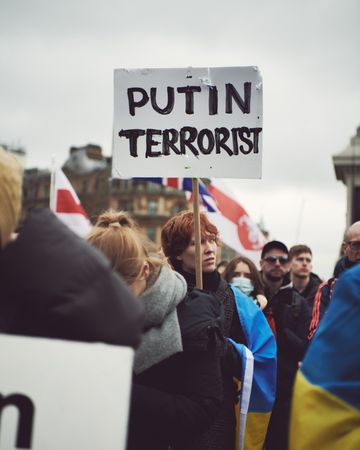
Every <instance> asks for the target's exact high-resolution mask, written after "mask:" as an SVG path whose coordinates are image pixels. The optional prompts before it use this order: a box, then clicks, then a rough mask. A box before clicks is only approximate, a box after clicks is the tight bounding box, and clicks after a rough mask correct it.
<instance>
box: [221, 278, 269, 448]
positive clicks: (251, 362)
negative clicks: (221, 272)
mask: <svg viewBox="0 0 360 450" xmlns="http://www.w3.org/2000/svg"><path fill="white" fill-rule="evenodd" d="M231 288H232V290H233V293H234V296H235V303H236V308H237V312H238V315H239V319H240V323H241V325H242V328H243V330H244V333H245V336H246V338H247V346H245V345H243V344H238V343H236V342H234V341H233V340H231V339H229V340H230V342H231V343H232V344H233V345H234V347H235V348H236V350H237V351H238V353H239V355H240V356H241V359H242V373H241V374H240V376H239V384H240V385H241V390H240V402H239V404H238V405H236V414H237V418H238V420H237V430H236V450H242V449H245V450H261V449H262V447H263V444H264V440H265V436H266V431H267V427H268V424H269V420H270V415H271V411H272V408H273V405H274V401H275V391H276V342H275V337H274V335H273V333H272V331H271V329H270V327H269V325H268V323H267V320H266V318H265V316H264V314H263V313H262V311H261V310H260V309H259V308H258V307H257V306H256V305H255V304H254V303H253V302H252V301H251V300H250V299H249V298H248V297H247V296H246V295H244V294H243V293H242V292H241V291H240V290H239V289H238V288H236V287H234V286H231Z"/></svg>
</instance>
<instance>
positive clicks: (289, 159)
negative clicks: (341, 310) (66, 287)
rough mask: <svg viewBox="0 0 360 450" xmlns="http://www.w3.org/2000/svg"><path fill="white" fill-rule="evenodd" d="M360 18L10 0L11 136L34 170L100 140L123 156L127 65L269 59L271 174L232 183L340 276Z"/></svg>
mask: <svg viewBox="0 0 360 450" xmlns="http://www.w3.org/2000/svg"><path fill="white" fill-rule="evenodd" d="M359 17H360V2H359V1H358V0H303V1H302V2H299V1H292V0H278V1H269V0H251V1H250V0H249V1H243V0H223V1H213V0H209V1H207V2H205V1H198V2H196V1H194V0H183V1H182V2H176V3H175V2H171V1H169V0H154V1H151V2H145V1H140V0H132V1H131V2H130V1H128V2H123V1H115V0H102V1H101V2H100V1H94V0H87V1H85V0H78V1H71V2H70V1H67V2H66V1H64V2H49V1H48V0H33V1H32V0H1V1H0V62H1V72H0V114H1V121H0V143H4V144H8V145H15V146H17V145H20V146H23V147H24V148H25V149H26V150H27V154H28V157H27V161H28V163H27V165H28V167H30V166H39V167H48V166H49V165H50V158H51V154H54V155H55V157H56V160H57V161H58V163H59V164H62V163H63V162H64V161H65V159H66V157H67V155H68V151H69V148H70V147H71V146H83V145H85V144H87V143H90V142H91V143H94V144H99V145H101V146H102V147H103V150H104V153H105V154H107V155H110V154H111V139H112V120H113V69H114V68H119V67H128V68H142V67H187V66H194V67H208V66H209V67H217V66H241V65H256V66H258V67H259V68H260V70H261V73H262V76H263V84H264V123H263V178H262V180H256V181H255V180H231V181H230V180H228V181H227V183H228V185H229V186H231V188H232V189H233V190H234V191H235V192H236V194H237V198H238V200H239V201H240V202H241V203H242V205H243V207H244V208H245V209H247V210H248V212H249V213H250V215H251V216H252V218H253V219H254V220H256V221H259V220H260V219H262V220H263V222H264V225H265V227H266V228H267V229H268V230H269V232H270V237H272V238H276V239H280V240H283V241H284V242H285V243H286V244H287V245H289V246H290V245H293V244H295V243H299V242H301V243H306V244H308V245H310V246H311V248H312V249H313V253H314V271H315V272H317V273H319V275H321V276H324V277H325V276H328V275H330V274H331V272H332V269H333V265H334V262H335V260H336V258H337V255H338V251H339V247H340V244H341V239H342V234H343V232H344V229H345V210H346V189H345V186H344V185H343V184H342V183H341V182H340V181H336V178H335V172H334V168H333V164H332V155H334V154H336V153H339V152H340V151H342V150H344V149H345V147H346V146H347V145H348V143H349V140H350V138H351V137H352V136H353V135H354V134H355V132H356V128H357V127H358V126H359V125H360V57H359V55H360V26H359Z"/></svg>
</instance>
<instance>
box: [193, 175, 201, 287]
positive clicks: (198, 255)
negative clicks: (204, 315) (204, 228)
mask: <svg viewBox="0 0 360 450" xmlns="http://www.w3.org/2000/svg"><path fill="white" fill-rule="evenodd" d="M192 195H193V214H194V235H195V273H196V287H197V288H198V289H202V287H203V280H202V261H201V229H200V208H199V179H198V178H193V179H192Z"/></svg>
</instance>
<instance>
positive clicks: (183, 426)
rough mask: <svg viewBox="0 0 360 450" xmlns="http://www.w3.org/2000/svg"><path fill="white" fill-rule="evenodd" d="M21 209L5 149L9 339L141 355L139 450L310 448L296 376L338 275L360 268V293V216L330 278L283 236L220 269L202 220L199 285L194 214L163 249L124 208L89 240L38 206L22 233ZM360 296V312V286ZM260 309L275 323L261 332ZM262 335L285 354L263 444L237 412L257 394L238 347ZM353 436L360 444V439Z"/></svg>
mask: <svg viewBox="0 0 360 450" xmlns="http://www.w3.org/2000/svg"><path fill="white" fill-rule="evenodd" d="M20 209H21V172H20V169H19V167H18V166H17V164H16V162H15V160H13V158H12V157H11V156H10V155H9V154H7V153H6V152H4V151H2V150H0V273H1V284H0V332H1V333H10V334H18V335H26V336H41V337H48V338H58V339H68V340H74V341H88V342H99V341H101V342H105V343H110V344H115V345H125V346H130V347H133V348H134V349H135V359H134V366H133V383H132V392H131V401H130V418H129V427H128V445H127V448H128V450H140V449H143V448H145V447H146V448H148V449H154V450H155V449H156V450H162V449H164V450H168V449H173V450H234V449H235V448H243V446H244V445H245V448H246V446H248V447H247V448H248V449H250V448H252V449H255V448H257V449H259V450H261V449H262V448H264V449H266V450H285V449H287V448H289V442H292V443H294V442H296V443H297V444H296V445H297V447H296V448H299V449H301V448H306V449H310V448H312V447H310V446H309V447H305V446H304V447H302V446H301V445H298V443H299V442H301V440H302V435H301V434H298V435H297V436H295V437H294V433H296V431H292V436H291V437H290V439H289V431H290V429H291V430H295V429H296V430H298V429H300V428H301V427H297V428H296V427H295V428H294V427H293V426H290V417H291V409H292V410H293V415H294V417H295V418H296V414H297V409H296V407H297V403H299V404H300V403H301V400H298V398H297V397H296V398H295V401H294V400H293V392H294V384H295V379H296V377H297V376H298V373H299V368H300V367H301V364H302V361H303V360H304V357H305V360H306V358H307V356H306V355H308V354H310V353H311V352H310V350H309V348H310V349H311V348H312V346H313V342H312V341H313V340H314V342H316V341H317V334H319V339H320V337H322V338H323V335H322V334H321V329H322V327H321V323H322V319H323V317H327V316H328V313H327V311H328V310H330V311H331V310H332V302H333V300H332V299H333V298H336V296H337V292H338V287H337V285H338V284H339V290H340V288H341V287H342V284H343V282H342V281H339V283H338V282H337V280H338V279H340V280H342V279H344V280H345V277H343V273H344V272H348V271H351V272H352V273H353V274H354V275H352V277H350V279H351V283H353V278H354V277H355V280H356V281H355V284H356V283H357V286H359V283H360V281H359V280H360V273H359V270H357V271H354V269H353V266H356V265H357V263H358V262H359V261H360V222H356V223H354V224H353V225H352V226H350V228H349V229H348V230H347V232H346V235H345V239H344V244H343V253H344V254H343V256H342V257H341V259H340V260H339V262H338V263H337V264H336V267H335V270H334V277H332V278H331V279H330V280H325V281H323V280H321V279H320V278H319V277H318V276H317V275H316V274H314V273H313V272H312V251H311V249H310V248H309V247H308V246H306V245H295V246H293V247H291V248H290V249H288V248H287V246H286V245H285V244H284V243H283V242H281V241H278V240H273V241H269V242H267V243H266V244H265V246H264V247H263V249H262V252H261V258H260V261H258V267H259V268H260V270H258V268H257V265H256V264H255V263H254V262H253V261H252V260H250V259H249V258H247V257H245V256H243V255H239V256H238V257H236V258H234V259H233V260H232V261H229V262H226V261H221V262H220V263H217V253H218V252H217V250H218V247H219V245H221V243H220V238H221V236H219V232H218V229H217V228H216V227H215V225H213V224H212V223H211V222H210V221H209V219H208V217H207V215H206V214H203V213H202V214H200V229H201V264H202V279H203V288H202V289H198V288H197V287H196V277H195V238H194V216H193V213H192V212H191V211H183V212H181V213H179V214H177V215H176V216H174V217H171V218H170V219H169V220H168V221H167V222H166V224H165V225H164V226H163V229H162V233H161V250H160V249H158V248H156V247H155V245H154V244H153V243H152V242H150V241H149V240H148V239H147V238H146V237H145V236H144V235H143V234H142V232H141V230H140V229H139V227H138V225H137V224H136V223H135V221H134V220H133V219H132V218H131V216H130V215H129V214H127V213H126V212H123V211H107V212H105V213H103V214H100V215H99V217H98V219H97V222H96V224H95V226H94V227H93V230H92V232H91V233H90V235H89V236H88V237H87V239H86V240H83V239H81V238H79V237H77V236H75V235H74V234H73V233H72V232H71V231H70V230H69V229H67V228H66V226H65V225H63V224H62V223H60V222H59V221H58V219H57V218H56V217H55V216H54V215H53V214H52V213H51V212H50V211H49V210H47V209H39V210H33V211H32V212H31V213H30V214H29V216H28V217H27V218H26V220H25V221H24V223H22V224H21V227H20V228H19V227H18V225H19V224H18V222H19V216H20ZM86 241H87V242H86ZM358 267H359V266H358ZM358 267H355V269H358ZM349 283H350V281H349ZM345 288H346V286H345ZM343 289H344V287H343ZM352 295H353V296H355V297H356V301H357V308H358V309H359V304H360V292H359V291H357V292H352ZM335 303H336V301H334V304H335ZM242 305H243V307H242ZM335 306H336V305H335ZM248 308H250V311H254V310H256V312H257V315H256V317H258V316H259V315H260V316H261V317H262V320H263V321H262V322H261V321H260V322H256V323H255V322H253V323H255V325H254V326H252V327H250V328H249V327H248V326H247V325H246V323H247V321H248V320H250V319H251V320H253V317H255V315H254V316H253V317H252V318H249V317H248V315H249V313H248V311H249V309H248ZM251 308H253V309H252V310H251ZM353 312H354V314H355V310H354V311H353ZM250 315H251V313H250ZM329 317H331V313H329ZM265 319H266V320H265ZM324 322H325V320H324ZM260 323H261V331H260V328H257V327H256V324H258V325H257V326H258V327H260ZM318 329H320V332H319V333H318V331H317V330H318ZM249 330H250V331H249ZM257 333H262V334H263V335H264V336H266V342H267V345H268V346H269V348H270V347H271V348H273V349H275V351H274V352H273V353H271V352H270V353H268V354H269V355H270V356H269V358H268V360H267V361H265V365H267V366H268V367H269V370H270V371H273V373H272V375H269V376H270V377H271V376H274V379H275V378H276V389H275V383H274V396H273V401H272V403H271V404H272V411H270V412H271V415H270V414H269V421H268V422H267V423H266V428H267V431H266V429H265V432H266V433H265V434H264V435H263V436H261V437H259V438H258V441H257V443H256V445H255V444H253V442H254V441H252V444H251V445H253V446H252V447H251V446H250V444H249V442H250V441H247V440H246V438H245V443H244V441H242V442H241V439H240V443H239V438H238V433H239V431H238V425H239V415H238V414H237V413H236V406H237V405H239V404H241V403H242V400H241V399H242V394H243V392H242V390H245V384H244V383H245V378H244V377H243V375H242V374H244V371H245V363H244V359H242V358H241V356H240V354H241V352H239V346H240V347H241V348H250V347H251V342H253V341H254V338H255V335H256V334H257ZM358 336H359V334H358V335H357V336H356V337H354V338H353V339H355V340H357V341H358V340H359V338H358ZM328 339H331V334H330V337H328ZM275 343H276V344H275ZM314 345H315V344H314ZM255 347H256V346H253V349H252V351H253V356H252V357H253V359H254V360H255V364H254V370H255V371H256V370H258V369H257V367H258V366H257V365H256V364H257V362H258V360H257V354H256V352H257V351H258V350H257V349H256V348H255ZM358 360H359V358H357V360H356V363H355V369H354V370H355V372H356V371H357V373H355V379H356V381H357V383H358V384H359V380H360V373H359V372H360V371H359V362H358ZM262 363H264V361H262ZM307 364H308V365H309V364H310V363H307ZM276 366H277V367H276ZM261 367H262V369H261V370H263V366H261ZM306 367H307V366H305V368H306ZM275 368H276V369H275ZM275 370H276V372H274V371H275ZM352 376H353V375H352ZM345 377H346V374H345ZM239 380H240V381H241V383H240V384H239ZM358 384H357V385H358ZM259 388H260V390H261V386H260V387H259ZM357 395H359V394H357ZM300 397H301V396H300ZM255 412H259V411H255ZM241 413H242V411H241V407H240V414H241ZM104 420H106V419H104ZM355 424H356V423H355ZM357 425H359V423H357ZM332 426H336V424H335V425H334V423H332ZM339 426H341V424H340V425H339ZM253 427H254V425H253ZM255 428H256V422H255ZM350 431H352V429H351V430H350ZM303 432H304V433H306V430H303ZM255 434H256V429H255ZM352 440H353V442H355V443H356V442H357V444H358V445H359V447H357V448H360V438H359V434H357V435H355V434H354V435H353V437H352ZM356 440H357V441H356ZM305 441H306V439H305V438H304V442H305ZM291 445H293V448H295V444H291ZM313 448H315V447H313ZM317 448H322V447H321V446H318V445H317ZM323 448H325V447H323ZM326 448H327V447H326ZM334 448H335V447H334ZM347 448H350V447H347ZM351 448H356V447H355V446H354V447H351Z"/></svg>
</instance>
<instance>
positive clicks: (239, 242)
mask: <svg viewBox="0 0 360 450" xmlns="http://www.w3.org/2000/svg"><path fill="white" fill-rule="evenodd" d="M207 190H208V193H209V196H208V195H206V194H205V195H203V196H202V197H203V198H205V200H206V203H207V205H206V206H207V208H206V209H207V215H208V217H209V220H210V221H211V222H212V223H213V224H214V225H216V227H217V228H218V230H219V233H220V239H221V240H222V241H223V242H224V244H226V245H228V246H229V247H231V248H232V249H233V250H235V251H236V252H238V253H240V254H241V255H244V256H247V257H248V258H250V259H251V260H252V261H253V262H254V263H255V264H256V266H259V261H260V257H261V250H262V248H263V246H264V245H265V243H266V242H267V240H266V238H265V236H264V234H263V233H262V231H261V230H260V228H259V227H258V225H257V224H256V223H255V222H254V221H253V220H252V219H251V217H250V216H249V214H248V213H247V212H246V210H245V209H244V208H243V207H242V206H241V205H240V204H239V203H238V202H237V201H236V200H235V196H234V194H233V193H232V192H231V191H230V190H229V189H228V188H227V187H226V186H225V185H224V184H223V183H222V182H221V180H219V179H212V180H211V183H210V185H208V186H207Z"/></svg>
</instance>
